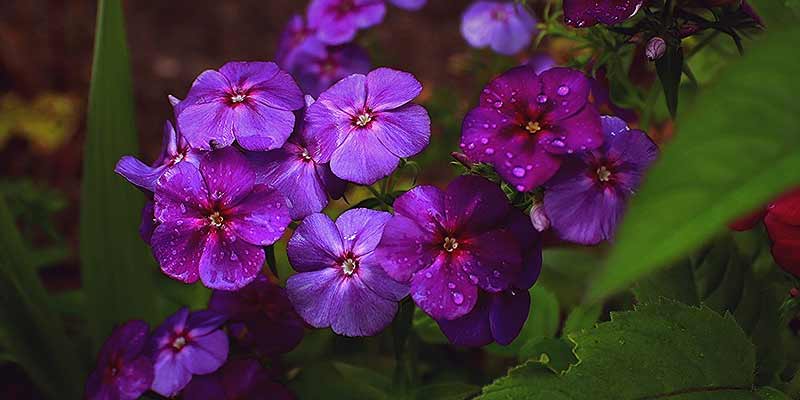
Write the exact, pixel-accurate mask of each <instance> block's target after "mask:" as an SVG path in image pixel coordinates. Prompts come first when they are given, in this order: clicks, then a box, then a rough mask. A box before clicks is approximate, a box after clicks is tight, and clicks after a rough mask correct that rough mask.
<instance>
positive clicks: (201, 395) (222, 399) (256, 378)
mask: <svg viewBox="0 0 800 400" xmlns="http://www.w3.org/2000/svg"><path fill="white" fill-rule="evenodd" d="M182 398H183V400H291V399H292V398H293V396H292V394H291V393H289V391H288V390H287V389H286V388H285V387H283V386H281V385H279V384H277V383H275V382H273V381H272V378H271V377H270V375H269V374H268V373H267V371H265V370H264V368H262V367H261V364H259V363H258V361H256V360H232V361H230V362H228V363H227V364H225V365H224V366H223V367H222V368H220V369H219V370H218V371H217V372H215V373H213V374H210V375H203V376H197V377H195V378H194V379H192V382H191V383H189V385H188V386H186V389H184V391H183V394H182Z"/></svg>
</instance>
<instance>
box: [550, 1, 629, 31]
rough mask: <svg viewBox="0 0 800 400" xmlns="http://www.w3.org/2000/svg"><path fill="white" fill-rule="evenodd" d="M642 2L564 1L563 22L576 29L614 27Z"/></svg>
mask: <svg viewBox="0 0 800 400" xmlns="http://www.w3.org/2000/svg"><path fill="white" fill-rule="evenodd" d="M642 4H644V0H600V1H598V0H564V22H565V23H566V24H567V25H572V26H574V27H576V28H585V27H589V26H592V25H596V24H598V23H600V24H605V25H614V24H618V23H620V22H622V21H625V20H627V19H629V18H631V17H633V16H634V15H636V13H637V12H638V11H639V9H640V8H641V7H642Z"/></svg>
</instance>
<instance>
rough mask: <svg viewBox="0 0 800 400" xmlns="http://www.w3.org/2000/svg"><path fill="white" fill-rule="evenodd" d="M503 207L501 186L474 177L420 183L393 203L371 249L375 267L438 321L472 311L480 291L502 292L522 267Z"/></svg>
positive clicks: (507, 205) (506, 209)
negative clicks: (442, 185)
mask: <svg viewBox="0 0 800 400" xmlns="http://www.w3.org/2000/svg"><path fill="white" fill-rule="evenodd" d="M510 209H511V208H510V206H509V204H508V200H507V199H506V196H505V194H503V192H502V190H500V188H499V187H498V186H497V185H495V184H493V183H491V182H489V181H488V180H486V179H484V178H480V177H476V176H462V177H459V178H456V179H455V180H454V181H453V182H451V183H450V185H448V186H447V190H445V191H444V192H442V191H441V190H439V189H437V188H435V187H433V186H419V187H416V188H414V189H412V190H410V191H408V192H407V193H405V194H403V195H402V196H400V197H398V198H397V200H395V202H394V210H395V215H394V216H393V217H392V218H391V220H390V221H389V222H388V223H387V224H386V228H385V229H384V233H383V238H382V239H381V242H380V245H379V246H378V248H377V250H376V251H375V257H376V258H377V262H378V264H379V265H382V266H383V268H384V270H385V271H386V273H387V274H389V276H391V277H392V278H394V279H395V280H396V281H398V282H402V283H410V284H411V297H412V298H413V299H414V302H415V303H416V304H417V306H419V307H420V308H421V309H422V310H424V311H425V312H426V313H428V314H429V315H430V316H431V317H433V318H434V319H437V320H442V319H446V320H453V319H456V318H459V317H462V316H464V315H466V314H467V313H469V312H470V311H472V309H473V307H474V306H475V304H476V303H477V300H478V292H479V290H481V289H482V290H484V291H487V292H491V293H496V292H500V291H503V290H505V289H508V288H509V287H510V286H511V284H512V282H514V280H515V279H516V278H517V275H519V272H520V270H521V269H522V251H521V248H520V243H519V241H518V240H517V238H516V236H515V235H514V233H513V232H512V231H511V230H510V228H509V227H508V224H507V222H506V221H507V218H506V216H507V215H508V213H509V211H510Z"/></svg>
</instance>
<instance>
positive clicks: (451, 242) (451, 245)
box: [443, 237, 458, 253]
mask: <svg viewBox="0 0 800 400" xmlns="http://www.w3.org/2000/svg"><path fill="white" fill-rule="evenodd" d="M443 247H444V249H445V250H446V251H447V252H448V253H452V252H453V250H455V249H457V248H458V241H457V240H456V239H455V238H451V237H446V238H444V246H443Z"/></svg>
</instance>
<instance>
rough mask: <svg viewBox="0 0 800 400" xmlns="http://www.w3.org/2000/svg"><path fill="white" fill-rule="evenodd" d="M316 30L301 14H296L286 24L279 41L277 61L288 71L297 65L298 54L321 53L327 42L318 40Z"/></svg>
mask: <svg viewBox="0 0 800 400" xmlns="http://www.w3.org/2000/svg"><path fill="white" fill-rule="evenodd" d="M315 35H316V31H315V30H314V29H311V28H309V27H308V26H307V25H306V22H305V19H304V18H303V17H302V16H301V15H294V16H292V18H291V19H290V20H289V23H288V24H286V28H284V30H283V33H281V38H280V42H278V51H277V53H276V54H275V62H276V63H278V65H279V66H280V67H281V68H283V69H284V70H286V71H291V70H292V68H294V67H295V65H296V64H297V63H296V58H297V55H298V54H300V53H302V52H311V53H320V52H324V51H325V44H324V43H322V42H320V41H319V40H317V38H316V36H315Z"/></svg>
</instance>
